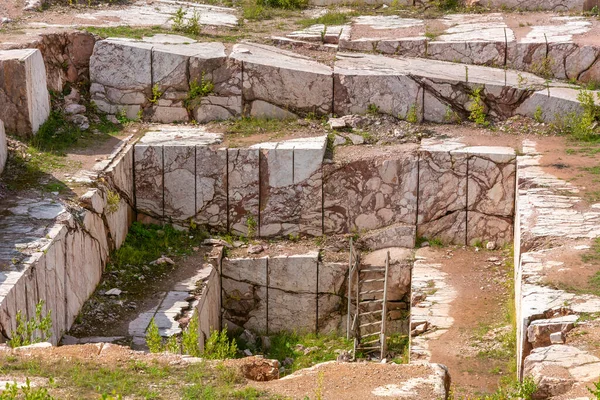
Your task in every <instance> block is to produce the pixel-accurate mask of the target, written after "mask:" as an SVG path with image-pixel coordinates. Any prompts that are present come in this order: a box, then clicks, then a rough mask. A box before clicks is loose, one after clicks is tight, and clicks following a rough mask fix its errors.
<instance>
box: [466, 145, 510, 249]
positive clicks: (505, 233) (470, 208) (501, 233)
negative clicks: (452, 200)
mask: <svg viewBox="0 0 600 400" xmlns="http://www.w3.org/2000/svg"><path fill="white" fill-rule="evenodd" d="M462 151H463V152H467V153H468V157H469V160H468V170H469V176H468V191H467V242H468V244H470V245H473V244H475V242H477V241H481V242H485V241H495V242H496V244H497V245H504V244H506V243H510V242H511V241H512V237H513V235H512V231H513V222H512V221H513V216H514V213H515V187H516V155H515V151H514V149H512V148H507V147H485V146H475V147H466V148H464V149H462Z"/></svg>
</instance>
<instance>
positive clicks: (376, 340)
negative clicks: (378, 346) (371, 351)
mask: <svg viewBox="0 0 600 400" xmlns="http://www.w3.org/2000/svg"><path fill="white" fill-rule="evenodd" d="M373 343H379V339H375V340H371V341H370V342H364V343H361V344H364V345H367V344H373Z"/></svg>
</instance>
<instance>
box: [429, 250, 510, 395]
mask: <svg viewBox="0 0 600 400" xmlns="http://www.w3.org/2000/svg"><path fill="white" fill-rule="evenodd" d="M426 257H427V260H428V261H430V262H435V263H439V264H441V271H442V272H443V273H445V274H447V275H446V284H448V285H449V286H451V287H452V288H453V289H454V290H455V291H456V293H457V296H456V298H455V299H454V300H453V301H452V302H451V303H450V309H449V317H451V318H452V319H454V322H453V324H452V325H451V326H450V328H449V329H448V330H447V331H446V332H445V333H443V334H442V335H441V336H439V338H438V339H437V340H435V339H434V340H431V341H429V342H428V346H429V351H430V352H431V362H435V363H440V364H444V365H446V366H447V367H448V369H449V371H450V375H451V377H452V384H453V388H454V393H455V394H456V395H460V396H468V395H473V394H476V393H489V392H493V391H495V390H496V388H497V386H498V383H499V381H500V378H501V377H502V375H505V374H507V373H508V371H507V370H506V361H507V358H508V357H507V355H505V354H504V351H503V349H502V348H501V345H502V338H501V336H502V334H505V335H508V334H509V332H508V329H507V328H505V325H506V311H505V310H506V307H505V303H506V299H507V298H508V296H509V294H508V290H507V287H506V278H507V271H506V267H505V265H504V256H503V254H502V251H487V250H481V251H478V252H477V251H475V249H472V248H470V249H464V248H441V249H428V251H427V252H426Z"/></svg>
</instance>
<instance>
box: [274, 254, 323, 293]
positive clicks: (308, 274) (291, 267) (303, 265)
mask: <svg viewBox="0 0 600 400" xmlns="http://www.w3.org/2000/svg"><path fill="white" fill-rule="evenodd" d="M318 262H319V253H318V252H316V251H315V252H310V253H308V254H298V255H292V256H276V257H271V258H269V263H268V264H269V265H268V269H269V290H270V289H279V290H282V291H285V292H289V293H316V292H317V275H318V269H317V264H318ZM269 301H270V298H269Z"/></svg>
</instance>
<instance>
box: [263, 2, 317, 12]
mask: <svg viewBox="0 0 600 400" xmlns="http://www.w3.org/2000/svg"><path fill="white" fill-rule="evenodd" d="M256 5H258V6H262V7H272V8H282V9H284V10H300V9H303V8H306V6H307V5H308V0H256Z"/></svg>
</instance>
